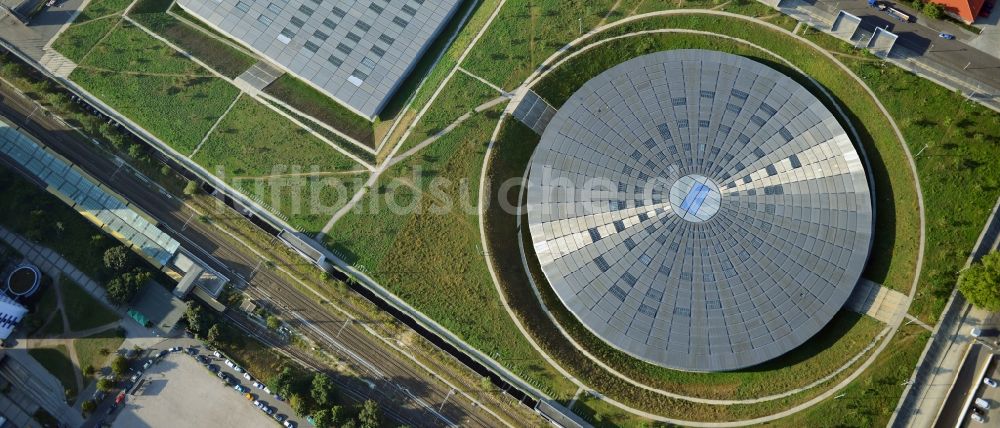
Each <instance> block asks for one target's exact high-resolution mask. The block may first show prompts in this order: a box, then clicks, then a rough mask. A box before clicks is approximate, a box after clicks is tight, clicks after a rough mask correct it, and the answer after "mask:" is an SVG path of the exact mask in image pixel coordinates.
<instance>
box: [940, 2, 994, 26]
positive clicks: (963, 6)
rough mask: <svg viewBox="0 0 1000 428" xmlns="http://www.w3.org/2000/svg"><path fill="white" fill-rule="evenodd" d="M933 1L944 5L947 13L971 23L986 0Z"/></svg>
mask: <svg viewBox="0 0 1000 428" xmlns="http://www.w3.org/2000/svg"><path fill="white" fill-rule="evenodd" d="M934 3H937V4H940V5H942V6H944V10H945V12H946V13H948V14H949V15H952V16H954V17H955V18H958V19H960V20H962V21H965V23H967V24H971V23H972V21H974V20H975V19H976V16H978V15H979V11H980V10H981V9H982V8H983V5H984V4H986V0H934Z"/></svg>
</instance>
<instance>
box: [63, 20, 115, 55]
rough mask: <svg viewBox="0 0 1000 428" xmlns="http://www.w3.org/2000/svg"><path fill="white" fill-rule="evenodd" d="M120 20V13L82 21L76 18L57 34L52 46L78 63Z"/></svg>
mask: <svg viewBox="0 0 1000 428" xmlns="http://www.w3.org/2000/svg"><path fill="white" fill-rule="evenodd" d="M120 21H121V18H120V15H115V16H108V17H104V18H100V19H94V20H90V21H83V22H81V21H79V20H77V21H76V22H75V23H74V24H73V25H70V26H69V27H67V28H66V31H63V33H62V34H61V35H59V38H58V39H56V41H55V42H53V43H52V48H53V49H55V50H56V51H57V52H59V53H61V54H63V56H65V57H66V58H69V59H71V60H73V61H74V62H77V63H79V62H80V61H83V58H84V56H86V55H87V53H88V52H90V50H91V49H93V48H94V46H95V45H97V42H99V41H100V40H101V38H102V37H104V36H105V35H106V34H108V32H110V31H111V29H112V28H114V27H115V26H116V25H118V23H119V22H120Z"/></svg>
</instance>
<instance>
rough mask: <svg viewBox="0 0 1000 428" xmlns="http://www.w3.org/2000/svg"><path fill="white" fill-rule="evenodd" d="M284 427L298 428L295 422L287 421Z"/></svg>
mask: <svg viewBox="0 0 1000 428" xmlns="http://www.w3.org/2000/svg"><path fill="white" fill-rule="evenodd" d="M283 425H285V427H286V428H295V427H296V425H295V422H293V421H285V423H284V424H283Z"/></svg>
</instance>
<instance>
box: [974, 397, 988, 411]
mask: <svg viewBox="0 0 1000 428" xmlns="http://www.w3.org/2000/svg"><path fill="white" fill-rule="evenodd" d="M976 407H979V408H981V409H983V410H989V409H990V402H989V401H986V400H983V399H982V398H979V397H976Z"/></svg>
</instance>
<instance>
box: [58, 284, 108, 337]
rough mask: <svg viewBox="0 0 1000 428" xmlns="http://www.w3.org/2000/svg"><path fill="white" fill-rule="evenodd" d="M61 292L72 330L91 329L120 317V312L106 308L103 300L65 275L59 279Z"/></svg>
mask: <svg viewBox="0 0 1000 428" xmlns="http://www.w3.org/2000/svg"><path fill="white" fill-rule="evenodd" d="M59 292H60V293H62V298H63V310H64V311H65V312H66V318H67V320H69V328H70V330H73V331H82V330H89V329H91V328H94V327H100V326H102V325H106V324H110V323H113V322H115V321H118V319H119V317H118V314H116V313H114V312H112V311H111V310H109V309H108V308H105V307H104V305H103V304H102V303H101V302H99V301H97V300H96V299H94V298H93V297H92V296H91V295H90V294H89V293H87V292H86V291H85V290H84V289H83V288H82V287H81V286H80V285H79V284H77V283H76V282H74V281H73V280H72V279H70V278H69V277H67V276H65V275H64V276H62V278H60V279H59Z"/></svg>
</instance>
